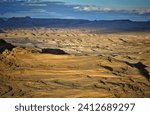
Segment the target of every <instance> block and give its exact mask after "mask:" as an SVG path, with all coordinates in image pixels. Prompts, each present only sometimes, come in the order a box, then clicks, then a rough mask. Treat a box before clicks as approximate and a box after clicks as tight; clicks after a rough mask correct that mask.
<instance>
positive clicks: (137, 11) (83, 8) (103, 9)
mask: <svg viewBox="0 0 150 115" xmlns="http://www.w3.org/2000/svg"><path fill="white" fill-rule="evenodd" d="M73 9H74V10H78V11H86V12H90V11H97V12H121V13H135V14H138V15H143V14H148V13H150V8H147V9H130V10H128V9H127V10H124V9H111V8H107V7H100V6H80V5H79V6H74V7H73Z"/></svg>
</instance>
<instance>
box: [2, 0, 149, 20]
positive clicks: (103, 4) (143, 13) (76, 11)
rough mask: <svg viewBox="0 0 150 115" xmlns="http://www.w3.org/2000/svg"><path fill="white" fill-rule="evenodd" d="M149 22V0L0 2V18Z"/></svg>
mask: <svg viewBox="0 0 150 115" xmlns="http://www.w3.org/2000/svg"><path fill="white" fill-rule="evenodd" d="M24 16H30V17H34V18H63V19H64V18H65V19H88V20H115V19H130V20H135V21H147V20H150V0H0V17H24Z"/></svg>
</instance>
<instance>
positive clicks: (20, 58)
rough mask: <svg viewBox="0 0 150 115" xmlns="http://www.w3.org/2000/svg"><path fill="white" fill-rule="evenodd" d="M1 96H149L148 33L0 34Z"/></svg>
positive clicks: (43, 30)
mask: <svg viewBox="0 0 150 115" xmlns="http://www.w3.org/2000/svg"><path fill="white" fill-rule="evenodd" d="M0 97H10V98H16V97H19V98H20V97H22V98H25V97H27V98H28V97H37V98H39V97H40V98H41V97H51V98H57V97H59V98H66V97H67V98H74V97H75V98H76V97H78V98H105V97H114V98H116V97H117V98H120V97H125V98H127V97H129V98H132V97H134V98H135V97H136V98H138V97H141V98H142V97H150V34H149V31H143V32H118V33H97V32H94V31H90V30H88V29H67V28H66V29H64V28H63V29H61V28H59V29H58V28H16V29H6V30H3V32H1V33H0Z"/></svg>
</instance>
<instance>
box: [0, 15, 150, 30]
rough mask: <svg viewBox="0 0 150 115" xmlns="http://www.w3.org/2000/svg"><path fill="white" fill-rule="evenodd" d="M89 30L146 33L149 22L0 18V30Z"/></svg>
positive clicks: (149, 26) (149, 27)
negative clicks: (36, 28) (37, 28)
mask: <svg viewBox="0 0 150 115" xmlns="http://www.w3.org/2000/svg"><path fill="white" fill-rule="evenodd" d="M32 27H47V28H89V29H96V30H101V31H110V32H111V31H112V32H113V31H114V32H115V31H146V30H150V21H147V22H138V21H130V20H111V21H109V20H107V21H106V20H99V21H89V20H82V19H40V18H30V17H13V18H9V19H6V18H5V19H4V18H0V28H1V29H2V28H6V29H7V28H32Z"/></svg>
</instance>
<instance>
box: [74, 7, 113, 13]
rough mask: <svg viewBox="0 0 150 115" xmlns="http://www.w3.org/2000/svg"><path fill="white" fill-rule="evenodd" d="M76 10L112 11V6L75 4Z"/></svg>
mask: <svg viewBox="0 0 150 115" xmlns="http://www.w3.org/2000/svg"><path fill="white" fill-rule="evenodd" d="M73 9H74V10H79V11H100V12H101V11H102V12H109V11H111V9H110V8H107V7H106V8H102V7H99V6H75V7H73Z"/></svg>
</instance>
